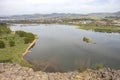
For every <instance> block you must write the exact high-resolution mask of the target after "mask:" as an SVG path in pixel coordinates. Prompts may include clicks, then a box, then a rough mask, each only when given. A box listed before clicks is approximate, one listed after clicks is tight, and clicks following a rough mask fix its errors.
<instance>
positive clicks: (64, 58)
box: [11, 24, 120, 72]
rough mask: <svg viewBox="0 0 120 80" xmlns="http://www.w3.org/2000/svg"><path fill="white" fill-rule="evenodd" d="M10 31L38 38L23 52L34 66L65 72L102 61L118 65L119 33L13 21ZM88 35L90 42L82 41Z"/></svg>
mask: <svg viewBox="0 0 120 80" xmlns="http://www.w3.org/2000/svg"><path fill="white" fill-rule="evenodd" d="M11 29H12V30H13V31H15V30H23V31H27V32H32V33H34V34H37V35H38V37H39V39H38V40H37V42H36V44H35V45H34V47H33V48H31V49H30V51H29V52H28V54H26V55H25V56H24V59H26V60H27V61H28V62H29V63H30V64H33V65H34V67H35V69H36V70H43V71H49V72H56V71H60V72H67V71H74V70H77V69H81V68H83V67H90V66H92V65H95V64H103V65H104V66H105V67H110V68H114V69H120V34H119V33H101V32H94V31H90V30H82V29H78V28H77V26H70V25H59V24H40V25H37V24H36V25H27V26H25V25H23V26H21V25H13V26H11ZM83 37H88V38H89V39H90V40H92V43H86V42H84V41H83Z"/></svg>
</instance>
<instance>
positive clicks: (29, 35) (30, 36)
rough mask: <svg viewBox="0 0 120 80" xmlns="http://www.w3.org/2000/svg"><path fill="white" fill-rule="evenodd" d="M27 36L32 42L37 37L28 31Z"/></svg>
mask: <svg viewBox="0 0 120 80" xmlns="http://www.w3.org/2000/svg"><path fill="white" fill-rule="evenodd" d="M26 37H27V38H29V42H32V41H33V40H34V39H35V36H34V34H32V33H27V34H26Z"/></svg>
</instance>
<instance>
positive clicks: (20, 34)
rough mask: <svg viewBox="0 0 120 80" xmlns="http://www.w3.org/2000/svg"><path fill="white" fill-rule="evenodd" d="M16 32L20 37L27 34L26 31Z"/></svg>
mask: <svg viewBox="0 0 120 80" xmlns="http://www.w3.org/2000/svg"><path fill="white" fill-rule="evenodd" d="M15 33H16V34H17V35H19V36H20V37H25V36H26V32H24V31H16V32H15Z"/></svg>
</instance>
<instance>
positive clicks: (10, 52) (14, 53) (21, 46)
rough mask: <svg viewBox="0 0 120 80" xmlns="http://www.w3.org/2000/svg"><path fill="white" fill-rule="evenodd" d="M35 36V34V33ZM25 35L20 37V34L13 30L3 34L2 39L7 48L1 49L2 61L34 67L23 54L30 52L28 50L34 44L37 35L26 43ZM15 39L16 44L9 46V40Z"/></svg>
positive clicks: (0, 37) (0, 60)
mask: <svg viewBox="0 0 120 80" xmlns="http://www.w3.org/2000/svg"><path fill="white" fill-rule="evenodd" d="M34 36H35V35H34ZM24 38H25V37H20V36H19V35H18V34H15V33H13V32H11V33H10V34H2V35H1V36H0V40H1V41H4V43H5V48H1V49H0V63H18V64H20V65H21V66H27V67H32V65H31V64H29V63H28V62H27V61H26V60H25V59H24V58H23V56H24V55H25V54H26V53H27V52H28V50H29V49H30V48H31V47H32V46H34V44H35V42H36V40H37V36H35V39H34V40H33V41H32V42H30V43H28V44H25V41H24ZM10 40H12V41H14V43H15V45H14V46H12V47H11V46H9V41H10Z"/></svg>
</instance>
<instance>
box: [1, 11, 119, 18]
mask: <svg viewBox="0 0 120 80" xmlns="http://www.w3.org/2000/svg"><path fill="white" fill-rule="evenodd" d="M77 16H97V17H109V16H112V17H114V16H115V17H116V16H117V17H120V11H118V12H114V13H89V14H73V13H51V14H25V15H13V16H5V17H0V19H38V18H56V17H77Z"/></svg>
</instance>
